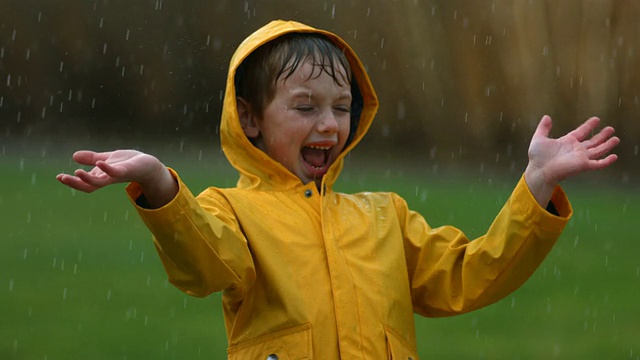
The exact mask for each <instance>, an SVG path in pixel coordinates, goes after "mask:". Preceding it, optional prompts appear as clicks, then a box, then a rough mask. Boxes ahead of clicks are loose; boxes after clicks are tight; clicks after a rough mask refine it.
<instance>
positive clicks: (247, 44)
mask: <svg viewBox="0 0 640 360" xmlns="http://www.w3.org/2000/svg"><path fill="white" fill-rule="evenodd" d="M295 32H298V33H317V34H322V35H324V36H326V37H327V38H328V39H329V40H330V41H332V42H333V43H335V44H336V45H337V46H338V47H339V48H340V49H342V50H343V51H344V53H345V55H346V57H347V60H348V61H349V64H350V66H351V71H352V76H353V79H354V81H352V86H351V88H352V89H351V91H352V93H353V94H354V100H356V99H359V98H360V97H361V98H362V108H361V110H360V109H358V108H359V106H358V107H354V109H356V110H354V111H356V112H357V111H358V110H360V111H359V114H357V113H356V114H355V116H356V118H355V119H352V127H355V129H354V128H352V129H351V135H350V137H351V139H350V141H349V142H348V143H347V145H346V147H345V149H344V150H343V151H342V153H341V154H340V156H339V157H338V158H337V159H336V160H335V162H334V163H333V164H332V165H331V167H330V168H329V170H328V172H327V173H326V174H325V176H324V178H323V184H324V186H325V187H328V188H331V187H332V185H333V183H334V182H335V181H336V179H337V178H338V175H339V174H340V171H341V170H342V166H343V161H344V157H345V155H346V154H347V153H348V152H349V151H351V149H353V148H354V147H355V146H356V145H357V144H358V143H359V142H360V141H361V139H362V138H363V137H364V135H365V134H366V132H367V130H368V129H369V126H370V125H371V123H372V121H373V118H374V116H375V113H376V111H377V109H378V99H377V96H376V94H375V91H374V89H373V86H372V85H371V81H370V79H369V76H368V75H367V73H366V71H365V69H364V66H363V65H362V63H361V62H360V60H359V59H358V57H357V55H356V53H355V52H354V51H353V50H352V49H351V47H350V46H349V45H348V44H347V43H346V42H345V41H344V40H342V39H341V38H340V37H338V36H337V35H335V34H333V33H331V32H328V31H324V30H319V29H315V28H313V27H310V26H308V25H304V24H301V23H298V22H295V21H282V20H275V21H272V22H270V23H268V24H267V25H265V26H263V27H262V28H260V29H258V30H257V31H256V32H254V33H253V34H251V35H250V36H249V37H247V38H246V39H245V40H244V41H243V42H242V43H241V44H240V45H239V46H238V49H237V50H236V52H235V53H234V55H233V57H232V58H231V63H230V65H229V73H228V75H227V85H226V90H225V97H224V103H223V108H222V122H221V126H220V138H221V143H222V150H223V151H224V153H225V156H226V157H227V159H228V160H229V162H230V163H231V165H233V167H235V168H236V169H237V170H238V172H239V173H240V179H239V180H238V185H237V186H238V188H245V189H246V188H259V189H263V190H266V189H279V190H286V189H292V188H295V187H297V186H302V185H303V184H302V181H301V180H300V179H299V178H298V177H297V176H296V175H295V174H293V173H291V172H290V171H289V170H287V169H286V168H285V167H284V166H283V165H281V164H280V163H278V162H277V161H275V160H273V159H272V158H271V157H269V156H268V155H267V154H265V153H264V152H263V151H262V150H260V149H258V148H257V147H255V146H254V145H253V144H252V143H251V142H250V141H249V139H248V138H247V137H246V135H245V134H244V132H243V130H242V127H241V125H240V120H239V116H238V109H237V102H236V87H235V76H236V70H237V69H238V67H239V66H240V64H242V62H243V61H244V59H246V58H247V56H249V55H250V54H251V53H252V52H253V51H255V50H256V49H257V48H259V47H260V46H262V45H264V44H266V43H268V42H270V41H272V40H274V39H276V38H278V37H280V36H282V35H284V34H288V33H295ZM356 85H357V86H356ZM354 124H355V125H354Z"/></svg>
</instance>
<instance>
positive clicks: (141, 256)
mask: <svg viewBox="0 0 640 360" xmlns="http://www.w3.org/2000/svg"><path fill="white" fill-rule="evenodd" d="M143 261H144V251H143V252H141V253H140V262H143Z"/></svg>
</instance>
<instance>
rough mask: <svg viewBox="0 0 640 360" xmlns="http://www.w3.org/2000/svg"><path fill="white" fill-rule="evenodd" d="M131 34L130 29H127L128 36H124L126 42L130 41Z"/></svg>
mask: <svg viewBox="0 0 640 360" xmlns="http://www.w3.org/2000/svg"><path fill="white" fill-rule="evenodd" d="M129 33H130V31H129V29H127V34H126V35H125V36H124V39H125V40H129Z"/></svg>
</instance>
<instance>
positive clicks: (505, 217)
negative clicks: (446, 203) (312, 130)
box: [127, 21, 572, 360]
mask: <svg viewBox="0 0 640 360" xmlns="http://www.w3.org/2000/svg"><path fill="white" fill-rule="evenodd" d="M288 32H318V33H322V34H325V35H326V36H328V37H329V38H330V39H331V40H332V41H334V42H335V43H336V44H338V46H340V47H342V48H344V49H345V52H346V55H347V57H348V59H349V62H350V64H351V67H352V70H353V74H354V77H355V79H356V80H357V83H358V87H359V89H360V92H361V94H362V97H363V102H364V107H363V109H362V114H361V116H360V120H359V123H358V125H357V131H355V135H354V138H353V140H352V141H351V142H350V144H349V145H348V147H347V148H346V149H345V151H344V152H343V154H342V156H341V157H340V158H339V159H338V160H337V161H336V162H335V163H334V164H333V165H332V167H331V168H330V170H329V172H328V173H327V174H326V175H325V177H324V180H323V184H322V186H321V188H322V189H323V191H322V193H318V190H317V188H316V185H315V183H313V182H311V183H308V184H303V183H301V181H300V180H299V179H298V178H297V177H296V176H295V175H293V174H292V173H290V172H288V171H287V170H286V169H285V168H284V167H283V166H282V165H280V164H279V163H277V162H275V161H274V160H272V159H271V158H269V157H268V156H267V155H266V154H265V153H263V152H262V151H260V150H259V149H258V148H256V147H254V146H253V145H252V144H251V143H250V142H249V140H248V139H247V137H246V136H245V135H244V133H243V131H242V129H241V127H240V123H239V121H238V115H237V109H236V100H235V97H236V95H235V88H234V75H235V70H236V68H237V67H238V65H239V64H240V63H241V62H242V60H243V59H244V58H246V57H247V55H248V54H250V53H251V52H252V51H254V50H255V49H256V48H257V47H258V46H260V45H262V44H264V43H266V42H268V41H270V40H272V39H273V38H276V37H278V36H281V35H282V34H284V33H288ZM377 107H378V103H377V98H376V95H375V92H374V90H373V87H372V86H371V83H370V81H369V78H368V76H367V74H366V73H365V70H364V67H363V66H362V64H361V63H360V61H359V60H358V58H357V57H356V55H355V53H354V52H353V51H352V50H351V48H350V47H349V46H348V45H347V44H346V43H345V42H344V41H343V40H341V39H340V38H338V37H337V36H336V35H334V34H331V33H328V32H325V31H321V30H316V29H313V28H310V27H308V26H305V25H302V24H299V23H295V22H284V21H275V22H272V23H270V24H268V25H266V26H265V27H263V28H261V29H259V30H258V31H257V32H255V33H254V34H252V35H251V36H249V37H248V38H247V39H246V40H245V41H244V42H243V43H242V44H241V45H240V46H239V48H238V50H237V51H236V53H235V55H234V56H233V58H232V59H231V64H230V70H229V75H228V79H227V88H226V96H225V99H224V108H223V114H222V125H221V140H222V146H223V150H224V152H225V154H226V156H227V158H228V159H229V161H230V162H231V164H232V165H233V166H234V167H235V168H236V169H237V170H238V171H239V173H240V179H239V181H238V184H237V187H235V188H231V189H220V188H215V187H211V188H209V189H207V190H205V191H204V192H202V193H201V194H200V195H199V196H198V197H197V199H196V198H195V197H194V196H193V195H192V194H191V193H190V191H189V190H188V189H187V187H186V186H185V184H184V183H182V181H181V180H180V178H179V176H178V175H177V174H176V173H175V172H173V171H172V173H173V174H174V176H175V177H176V179H177V181H178V183H179V188H180V189H179V193H178V194H177V196H176V197H175V199H173V200H172V201H171V202H170V203H169V204H167V205H165V206H164V207H162V208H160V209H155V210H149V209H144V208H142V207H139V206H137V205H136V207H137V209H138V212H139V213H140V215H141V217H142V219H143V220H144V222H145V223H146V225H147V226H148V227H149V229H150V230H151V232H152V233H153V235H154V241H155V244H156V247H157V250H158V253H159V255H160V258H161V259H162V262H163V264H164V266H165V268H166V271H167V273H168V276H169V279H170V281H171V282H172V283H173V284H174V285H175V286H177V287H178V288H179V289H181V290H182V291H184V292H186V293H188V294H191V295H194V296H199V297H202V296H206V295H208V294H211V293H212V292H216V291H223V306H224V316H225V325H226V331H227V337H228V341H229V349H228V356H229V359H280V360H284V359H348V360H351V359H417V358H418V356H417V352H416V336H415V330H414V319H413V314H414V312H415V313H418V314H420V315H423V316H448V315H455V314H460V313H464V312H467V311H470V310H474V309H478V308H480V307H483V306H485V305H488V304H491V303H493V302H496V301H498V300H499V299H501V298H503V297H504V296H506V295H507V294H509V293H511V292H512V291H514V290H516V289H517V288H518V287H519V286H521V285H522V283H523V282H524V281H525V280H526V279H527V278H528V277H529V276H530V275H531V274H532V273H533V271H534V270H535V269H536V268H537V267H538V265H539V264H540V263H541V262H542V260H543V259H544V258H545V256H546V255H547V253H548V252H549V251H550V249H551V248H552V246H553V244H554V242H555V241H556V239H557V238H558V236H559V235H560V233H561V231H562V229H563V227H564V226H565V224H566V223H567V221H568V218H569V217H570V215H571V213H572V210H571V206H570V204H569V202H568V200H567V198H566V196H565V194H564V193H563V192H562V190H561V189H560V188H557V189H556V191H555V193H554V195H553V199H552V202H553V204H554V205H555V208H556V209H557V212H558V214H559V216H555V215H552V214H551V213H549V212H547V211H545V209H543V208H541V207H540V206H539V205H538V204H537V203H536V201H535V200H534V198H533V197H532V195H531V193H530V192H529V190H528V188H527V186H526V184H525V182H524V180H523V179H521V180H520V182H519V183H518V185H517V186H516V188H515V190H514V192H513V194H512V195H511V197H510V199H509V200H508V201H507V203H506V204H505V206H504V208H503V209H502V210H501V212H500V213H499V215H498V216H497V218H496V219H495V221H494V223H493V224H492V225H491V227H490V229H489V230H488V232H487V234H486V235H484V236H482V237H480V238H478V239H476V240H475V241H472V242H470V241H469V240H468V239H467V238H466V237H465V235H464V234H463V233H462V232H460V231H459V230H457V229H455V228H453V227H448V226H445V227H440V228H436V229H432V228H431V227H429V225H428V224H427V222H426V221H425V220H424V218H423V217H422V216H421V215H420V214H417V213H415V212H412V211H411V210H409V209H408V207H407V204H406V202H405V201H404V200H403V199H402V198H400V197H399V196H398V195H396V194H393V193H359V194H354V195H347V194H341V193H336V192H334V191H333V189H332V187H333V184H334V182H335V180H336V178H337V177H338V174H339V173H340V171H341V169H342V166H343V157H344V155H346V154H347V153H348V152H349V151H350V150H351V149H352V148H353V147H354V146H356V145H357V143H358V142H359V141H360V140H361V139H362V137H363V136H364V134H365V133H366V131H367V129H368V128H369V126H370V124H371V122H372V120H373V117H374V114H375V112H376V110H377ZM127 191H128V193H129V196H130V197H131V199H132V200H134V201H135V199H137V198H138V197H139V196H140V195H141V194H142V189H141V188H140V186H139V185H138V184H136V183H132V184H131V185H129V187H128V188H127ZM424 341H428V340H427V339H425V340H424Z"/></svg>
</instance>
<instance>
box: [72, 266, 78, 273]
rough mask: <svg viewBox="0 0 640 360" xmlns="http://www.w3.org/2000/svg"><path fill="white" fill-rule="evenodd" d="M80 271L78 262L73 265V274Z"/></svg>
mask: <svg viewBox="0 0 640 360" xmlns="http://www.w3.org/2000/svg"><path fill="white" fill-rule="evenodd" d="M77 272H78V264H75V265H73V275H75V274H76V273H77Z"/></svg>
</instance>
